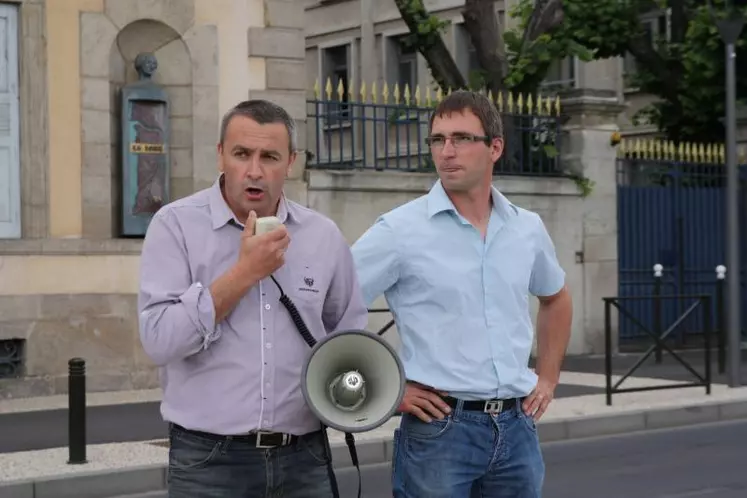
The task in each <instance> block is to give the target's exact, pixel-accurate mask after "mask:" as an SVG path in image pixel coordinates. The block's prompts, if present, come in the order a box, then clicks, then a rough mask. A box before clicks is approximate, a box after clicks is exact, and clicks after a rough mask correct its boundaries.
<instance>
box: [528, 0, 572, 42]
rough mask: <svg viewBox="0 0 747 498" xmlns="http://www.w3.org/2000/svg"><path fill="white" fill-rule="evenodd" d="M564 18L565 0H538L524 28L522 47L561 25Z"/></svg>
mask: <svg viewBox="0 0 747 498" xmlns="http://www.w3.org/2000/svg"><path fill="white" fill-rule="evenodd" d="M563 19H564V16H563V0H537V3H535V4H534V10H532V14H531V16H530V17H529V22H528V23H527V27H526V29H525V30H524V38H523V43H522V47H525V48H526V47H527V46H528V45H529V44H531V43H532V42H534V41H535V40H536V39H537V38H539V36H540V35H542V34H544V33H549V32H551V31H552V30H554V29H555V28H557V27H558V26H560V25H561V24H562V23H563Z"/></svg>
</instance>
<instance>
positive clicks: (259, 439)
mask: <svg viewBox="0 0 747 498" xmlns="http://www.w3.org/2000/svg"><path fill="white" fill-rule="evenodd" d="M256 434H257V442H256V443H255V447H257V448H259V449H270V448H277V447H278V446H286V445H287V444H288V443H289V441H290V437H291V436H290V434H285V433H283V434H280V435H281V436H282V441H280V444H262V436H271V435H274V434H276V433H274V432H270V431H257V433H256Z"/></svg>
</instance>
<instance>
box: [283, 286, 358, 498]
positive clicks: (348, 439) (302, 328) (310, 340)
mask: <svg viewBox="0 0 747 498" xmlns="http://www.w3.org/2000/svg"><path fill="white" fill-rule="evenodd" d="M270 278H271V279H272V281H273V282H274V283H275V285H276V286H277V288H278V291H279V292H280V302H281V303H283V306H285V308H286V309H287V310H288V313H289V314H290V316H291V320H293V323H294V324H295V325H296V328H297V329H298V331H299V332H300V333H301V335H302V336H303V338H304V340H305V341H306V343H307V344H308V345H309V347H311V348H313V347H314V346H315V345H316V339H314V336H312V335H311V332H310V331H309V328H308V327H307V326H306V323H305V322H304V321H303V318H302V317H301V313H299V312H298V308H296V305H295V304H293V301H291V299H290V298H289V297H288V295H287V294H286V293H285V291H283V287H282V286H281V285H280V284H279V283H278V281H277V280H275V276H274V275H270ZM345 443H346V444H347V446H348V450H349V451H350V460H351V461H352V463H353V465H354V466H355V469H356V470H357V471H358V498H360V497H361V489H362V487H363V482H362V479H361V469H360V464H359V463H358V451H357V450H356V448H355V438H354V437H353V435H352V434H351V433H349V432H346V433H345ZM324 445H325V451H326V452H327V458H329V459H330V465H329V467H328V468H329V473H330V480H331V482H332V486H333V493H334V496H335V498H337V497H339V492H338V490H337V479H336V478H335V476H334V472H333V470H332V465H331V461H332V449H331V448H330V446H329V438H328V437H326V427H325V437H324Z"/></svg>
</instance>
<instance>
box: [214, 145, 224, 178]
mask: <svg viewBox="0 0 747 498" xmlns="http://www.w3.org/2000/svg"><path fill="white" fill-rule="evenodd" d="M215 150H216V152H217V153H218V171H220V172H221V173H223V144H221V143H219V144H218V145H217V146H216V147H215Z"/></svg>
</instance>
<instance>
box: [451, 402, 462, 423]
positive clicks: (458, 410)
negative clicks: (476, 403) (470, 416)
mask: <svg viewBox="0 0 747 498" xmlns="http://www.w3.org/2000/svg"><path fill="white" fill-rule="evenodd" d="M463 411H464V400H463V399H457V403H456V407H455V408H454V413H453V415H454V418H456V419H457V420H459V418H460V417H461V415H462V412H463Z"/></svg>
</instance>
